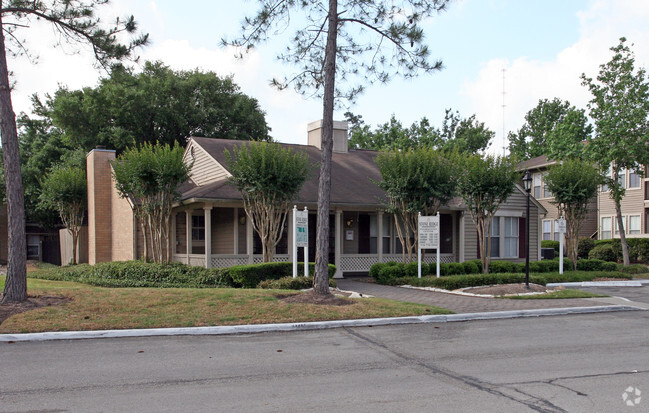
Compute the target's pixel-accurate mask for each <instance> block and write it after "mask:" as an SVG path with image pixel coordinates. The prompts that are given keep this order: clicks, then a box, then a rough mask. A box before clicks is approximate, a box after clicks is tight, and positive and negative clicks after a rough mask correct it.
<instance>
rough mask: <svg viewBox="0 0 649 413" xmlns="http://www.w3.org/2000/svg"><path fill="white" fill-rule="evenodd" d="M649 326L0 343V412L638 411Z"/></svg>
mask: <svg viewBox="0 0 649 413" xmlns="http://www.w3.org/2000/svg"><path fill="white" fill-rule="evenodd" d="M648 322H649V313H648V312H646V311H634V312H621V313H608V314H597V315H574V316H560V317H542V318H523V319H513V320H512V319H510V320H495V321H472V322H463V323H442V324H437V325H422V324H419V325H407V326H388V327H372V328H370V327H363V328H347V329H334V330H325V331H307V332H297V333H267V334H256V335H238V336H220V337H205V336H194V337H155V338H140V339H98V340H76V341H54V342H40V343H39V342H33V343H0V358H1V361H0V412H28V411H29V412H63V411H73V412H97V411H104V412H126V411H128V412H163V411H170V412H172V411H173V412H176V411H186V412H199V411H235V412H256V411H262V412H263V411H275V412H292V411H295V412H297V411H327V412H332V411H352V412H400V411H403V412H414V411H417V412H419V411H430V412H433V411H434V412H458V411H466V412H478V411H479V412H499V413H502V412H510V411H511V412H563V411H568V412H623V411H630V412H631V411H648V410H649V353H647V348H648V347H649V331H648V329H647V325H648ZM629 387H632V388H634V389H635V388H637V389H639V390H640V391H641V392H642V393H641V396H640V397H641V399H640V400H638V399H637V396H635V394H633V396H632V397H629V395H628V394H627V400H628V401H631V402H633V403H635V402H639V403H638V404H637V405H636V406H634V407H633V408H632V407H627V406H626V405H625V401H624V400H623V394H624V393H625V390H626V389H627V388H629ZM633 393H635V390H634V391H633Z"/></svg>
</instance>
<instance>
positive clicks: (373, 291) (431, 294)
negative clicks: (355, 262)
mask: <svg viewBox="0 0 649 413" xmlns="http://www.w3.org/2000/svg"><path fill="white" fill-rule="evenodd" d="M336 283H337V284H338V288H339V289H341V290H345V291H356V292H358V293H361V294H368V295H373V296H375V297H380V298H389V299H391V300H398V301H405V302H409V303H417V304H425V305H433V306H437V307H442V308H446V309H448V310H451V311H454V312H456V313H459V314H462V313H483V312H492V311H518V310H535V309H547V308H569V307H596V306H603V305H607V303H606V302H605V301H600V300H598V299H595V298H589V299H584V298H568V299H554V300H553V299H544V300H510V299H500V298H486V297H470V296H463V295H456V294H447V293H439V292H435V291H426V290H418V289H414V288H401V287H392V286H387V285H380V284H374V283H370V282H363V281H358V279H354V278H344V279H338V280H336ZM626 304H629V303H626Z"/></svg>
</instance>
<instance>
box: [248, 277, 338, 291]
mask: <svg viewBox="0 0 649 413" xmlns="http://www.w3.org/2000/svg"><path fill="white" fill-rule="evenodd" d="M329 286H330V287H334V288H335V287H336V281H335V280H332V279H330V280H329ZM312 287H313V277H304V276H299V277H295V278H293V276H292V275H291V276H288V277H282V278H280V279H277V280H265V281H262V282H260V283H259V284H258V285H257V288H265V289H273V290H307V289H309V288H312Z"/></svg>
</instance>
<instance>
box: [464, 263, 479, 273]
mask: <svg viewBox="0 0 649 413" xmlns="http://www.w3.org/2000/svg"><path fill="white" fill-rule="evenodd" d="M467 262H472V263H474V264H475V265H477V266H478V274H480V273H482V260H471V261H467Z"/></svg>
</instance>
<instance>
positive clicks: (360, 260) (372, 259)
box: [339, 254, 455, 272]
mask: <svg viewBox="0 0 649 413" xmlns="http://www.w3.org/2000/svg"><path fill="white" fill-rule="evenodd" d="M439 258H440V262H446V263H448V262H454V261H455V256H454V255H453V254H441V255H440V257H439ZM402 260H403V256H402V255H401V254H389V255H383V262H388V261H396V262H401V261H402ZM422 261H423V262H425V263H427V264H431V263H434V262H437V257H436V255H435V254H426V255H425V256H424V259H423V260H422ZM378 262H379V256H378V255H374V254H372V255H343V256H342V257H340V268H339V270H340V271H343V272H367V271H369V270H370V267H371V266H372V265H374V264H376V263H378Z"/></svg>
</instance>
